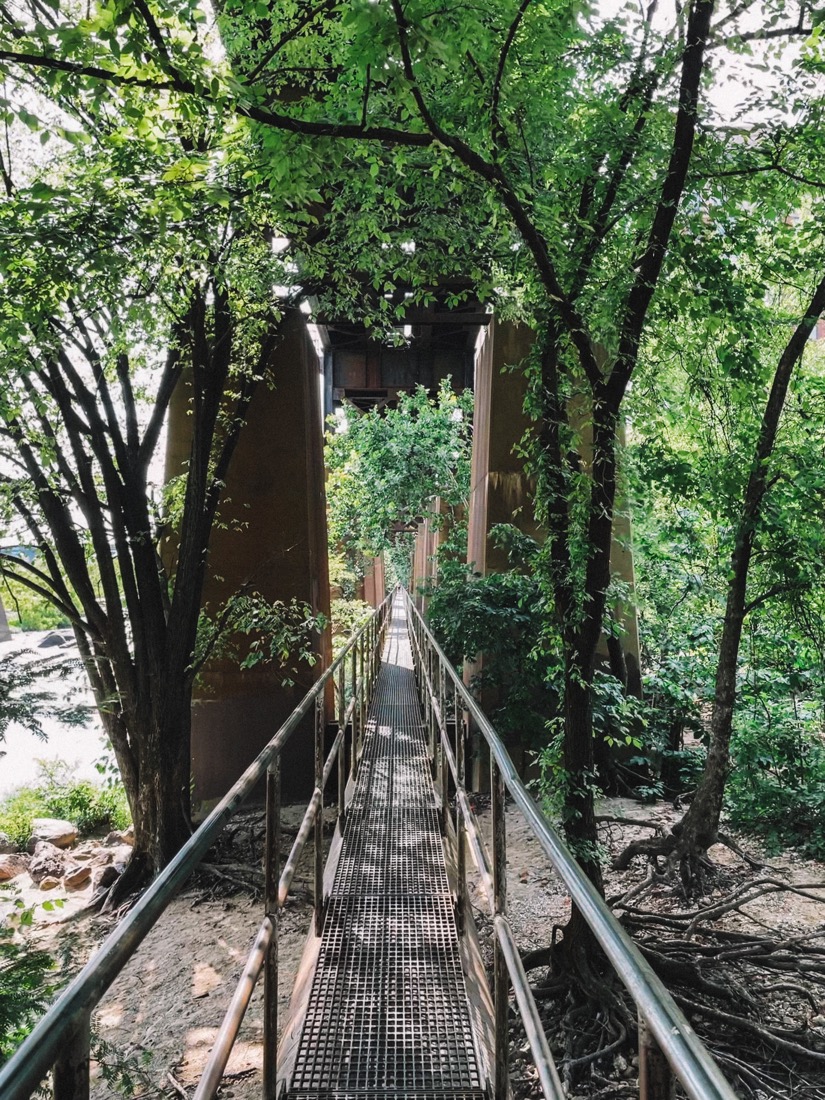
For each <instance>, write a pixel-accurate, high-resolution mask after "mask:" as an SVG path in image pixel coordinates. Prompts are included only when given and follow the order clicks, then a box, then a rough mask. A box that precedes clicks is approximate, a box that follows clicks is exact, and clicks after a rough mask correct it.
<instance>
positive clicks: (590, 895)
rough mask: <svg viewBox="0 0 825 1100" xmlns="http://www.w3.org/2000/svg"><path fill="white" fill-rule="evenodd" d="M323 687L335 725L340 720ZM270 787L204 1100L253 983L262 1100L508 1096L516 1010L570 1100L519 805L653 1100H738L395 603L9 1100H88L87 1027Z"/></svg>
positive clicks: (180, 867)
mask: <svg viewBox="0 0 825 1100" xmlns="http://www.w3.org/2000/svg"><path fill="white" fill-rule="evenodd" d="M332 689H334V691H333V690H332ZM332 694H334V696H335V716H336V720H335V722H333V723H330V722H328V721H327V717H328V710H329V709H330V702H331V695H332ZM311 713H314V714H315V790H314V793H313V797H312V799H311V801H310V803H309V806H308V808H307V811H306V815H305V817H304V821H303V824H302V826H301V828H300V830H299V832H298V835H297V837H296V839H295V842H294V844H293V847H292V851H291V852H290V855H289V857H288V859H287V860H286V862H285V863H284V865H283V867H281V859H280V761H281V754H282V752H283V751H284V749H285V747H286V746H287V744H288V742H289V740H290V738H291V737H292V735H293V734H294V733H295V732H296V730H298V729H299V726H300V724H301V722H302V720H303V719H304V717H305V716H306V715H308V714H311ZM471 728H472V729H473V730H474V731H475V732H476V735H477V736H478V737H479V738H480V740H481V744H482V745H483V746H485V747H486V751H487V753H488V755H489V757H490V765H491V780H490V784H491V801H492V819H493V820H492V851H491V852H488V851H487V848H486V846H485V844H484V842H483V841H482V838H481V835H480V833H479V831H478V827H477V823H476V820H475V815H474V813H473V811H472V808H471V806H470V803H469V800H468V798H467V793H466V790H465V787H464V753H465V746H466V743H467V740H468V734H469V731H470V729H471ZM330 742H331V747H330V749H329V753H328V755H327V756H326V759H325V755H324V754H325V749H326V746H327V744H329V743H330ZM336 765H337V774H338V797H337V802H338V821H337V826H336V831H335V838H334V841H333V843H332V847H331V850H330V852H329V856H328V859H327V860H326V871H325V868H324V853H323V829H322V825H323V820H322V819H323V813H322V810H323V804H324V789H325V787H326V785H327V783H328V781H329V780H330V779H331V777H332V775H333V772H334V771H335V770H336ZM264 778H265V779H266V791H267V807H266V817H267V836H266V849H265V852H264V853H263V859H264V866H265V870H266V888H265V905H264V909H265V912H264V918H263V921H262V924H261V927H260V931H259V933H258V936H257V938H256V940H255V943H254V945H253V947H252V950H251V952H250V955H249V958H248V961H247V964H246V966H245V968H244V972H243V974H242V976H241V979H240V982H239V984H238V987H237V989H236V991H235V994H234V996H233V998H232V1002H231V1004H230V1005H229V1007H228V1009H227V1012H226V1016H225V1019H224V1022H223V1025H222V1027H221V1028H220V1031H219V1033H218V1037H217V1040H216V1042H215V1046H214V1048H213V1050H212V1054H211V1056H210V1059H209V1062H208V1065H207V1068H206V1070H205V1072H204V1075H203V1077H202V1079H201V1081H200V1084H199V1085H198V1088H197V1090H196V1092H195V1093H194V1100H207V1098H211V1097H214V1096H216V1095H218V1090H219V1088H220V1084H221V1079H222V1076H223V1073H224V1071H225V1069H226V1065H227V1062H228V1059H229V1056H230V1054H231V1051H232V1047H233V1044H234V1042H235V1039H236V1037H237V1035H238V1031H239V1028H240V1025H241V1022H242V1020H243V1016H244V1013H245V1011H246V1008H247V1006H248V1004H249V1001H250V998H251V994H252V990H253V988H254V986H255V983H256V981H257V979H258V977H259V976H260V975H261V974H263V976H264V1069H263V1081H262V1095H263V1097H264V1098H265V1100H485V1098H487V1097H489V1098H490V1100H506V1098H507V1097H508V1096H509V1095H510V1088H509V1082H508V1073H507V1063H508V1047H509V1016H510V1014H511V1011H512V1009H513V1008H515V1009H516V1010H517V1012H518V1013H519V1014H520V1016H521V1018H522V1023H523V1026H524V1030H525V1033H526V1035H527V1039H528V1042H529V1044H530V1048H531V1051H532V1054H533V1058H534V1060H535V1064H536V1069H537V1072H538V1077H539V1081H540V1084H541V1087H542V1091H543V1093H544V1095H545V1097H547V1100H563V1098H564V1096H565V1095H566V1094H565V1092H564V1089H563V1087H562V1085H561V1083H560V1080H559V1076H558V1073H557V1071H556V1067H555V1064H554V1062H553V1057H552V1054H551V1052H550V1049H549V1047H548V1044H547V1040H546V1037H545V1035H544V1032H543V1029H542V1026H541V1021H540V1019H539V1015H538V1012H537V1009H536V1006H535V1002H534V1001H533V998H532V994H531V992H530V987H529V983H528V982H527V979H526V976H525V973H524V970H523V968H522V966H521V962H520V958H519V955H518V951H517V950H516V946H515V942H514V939H513V935H512V932H511V930H510V925H509V923H508V919H507V911H506V889H505V881H506V846H505V830H504V800H505V796H506V795H507V794H509V796H510V798H511V799H512V800H513V802H514V803H515V805H516V807H517V808H518V809H519V810H520V811H521V812H522V813H523V815H524V817H525V818H526V820H527V822H528V824H529V825H530V827H531V828H532V830H533V832H534V834H535V837H536V839H537V841H538V843H539V845H540V847H541V849H542V850H543V851H544V853H545V854H546V856H547V858H548V860H549V861H550V863H551V864H552V866H553V868H554V869H555V871H556V873H557V874H558V875H559V877H560V878H561V879H562V881H563V882H564V884H565V886H566V888H567V890H568V891H569V893H570V897H571V900H572V901H573V903H574V904H575V905H576V906H577V907H578V908H579V910H580V912H581V913H582V915H583V916H584V918H585V919H586V920H587V921H588V923H589V924H590V926H591V928H592V930H593V932H594V935H595V937H596V939H597V940H598V941H599V943H600V944H601V946H602V948H603V950H604V952H605V954H606V955H607V957H608V959H609V960H610V962H611V963H612V965H613V966H614V968H615V970H616V973H617V975H618V976H619V978H620V979H621V980H622V981H623V982H624V984H625V986H626V987H627V989H628V990H629V992H630V994H631V996H632V997H633V999H634V1000H635V1002H636V1004H637V1007H638V1012H639V1034H640V1048H639V1055H640V1056H639V1065H640V1073H639V1095H640V1097H641V1098H642V1100H665V1098H670V1097H671V1096H673V1095H674V1082H675V1080H676V1079H678V1081H679V1082H680V1083H681V1088H682V1089H683V1094H684V1095H687V1096H688V1097H690V1098H691V1100H734V1094H733V1092H732V1091H731V1090H730V1088H729V1086H728V1085H727V1084H726V1083H725V1081H724V1079H723V1077H722V1075H721V1074H720V1072H719V1070H718V1068H717V1067H716V1065H715V1064H714V1062H713V1061H712V1059H711V1058H710V1056H709V1055H708V1054H707V1052H706V1051H705V1049H704V1048H703V1047H702V1045H701V1043H700V1042H699V1041H698V1039H697V1038H696V1036H695V1034H694V1033H693V1031H692V1030H691V1028H690V1025H689V1024H688V1023H687V1021H686V1020H685V1019H684V1017H683V1016H682V1014H681V1013H680V1011H679V1009H678V1008H677V1006H676V1005H675V1003H674V1002H673V1000H672V998H671V997H670V995H669V994H668V993H667V991H666V990H665V989H664V987H663V986H662V984H661V982H660V981H659V980H658V978H657V977H656V976H655V974H653V972H652V971H651V970H650V968H649V966H648V965H647V964H646V963H645V961H644V959H643V958H642V957H641V955H640V954H639V952H638V951H637V949H636V948H635V947H634V945H633V943H632V942H631V941H630V940H629V938H628V937H627V935H626V934H625V932H624V931H623V929H622V928H621V926H620V925H619V924H618V922H617V921H616V920H615V919H614V917H613V915H612V914H611V912H610V910H609V909H608V908H607V906H606V905H605V903H604V902H603V900H602V899H601V898H600V897H599V896H598V894H597V893H596V892H595V891H594V889H593V888H592V886H591V885H590V883H589V882H588V881H587V879H586V878H585V877H584V876H583V875H582V873H581V871H580V870H579V868H578V866H577V864H576V863H575V861H574V860H573V859H572V857H571V856H570V854H569V852H568V851H567V849H566V848H565V847H564V845H563V843H562V841H561V840H560V839H559V837H558V835H557V834H556V833H555V832H554V830H553V829H552V827H551V826H550V825H549V824H548V823H547V821H546V820H545V819H544V817H543V816H542V815H541V813H540V811H539V810H538V808H537V807H536V805H535V802H534V800H533V799H532V798H531V796H530V795H529V794H528V792H527V791H526V789H525V788H524V786H523V784H522V783H521V781H520V779H519V778H518V776H517V774H516V772H515V769H514V768H513V765H512V763H511V761H510V759H509V757H508V756H507V753H506V751H505V749H504V746H503V745H502V743H501V741H500V739H499V738H498V736H497V734H496V732H495V730H494V729H493V727H492V726H491V725H490V723H489V721H488V720H487V718H486V717H485V716H484V714H483V713H482V712H481V710H480V709H479V707H478V705H477V703H476V702H475V701H474V700H473V698H472V696H471V695H470V694H469V693H468V691H467V690H466V688H465V687H464V685H463V683H462V681H461V679H460V677H459V676H458V674H457V673H456V671H455V670H454V669H453V668H452V666H451V665H449V663H448V662H447V661H446V659H445V658H444V655H443V653H442V652H441V650H440V649H439V647H438V645H437V644H436V642H435V640H434V639H433V638H432V635H431V634H430V633H429V630H428V628H427V627H426V625H425V624H424V623H423V621H422V620H421V618H420V616H419V615H418V612H417V611H416V610H415V608H414V606H413V604H412V601H411V600H410V599H409V597H408V596H407V595H406V594H405V593H402V592H398V593H396V595H395V597H394V598H393V601H392V605H391V606H390V603H389V601H385V603H384V605H382V607H381V608H380V609H379V610H378V612H376V614H375V615H374V616H373V618H372V619H371V620H370V621H369V622H368V623H367V624H366V626H364V627H363V628H362V629H361V630H360V631H359V632H358V634H356V635H355V636H354V637H353V639H351V640H350V642H349V643H348V645H347V646H346V647H345V649H344V650H343V652H342V653H341V654H340V655H339V656H338V658H337V659H336V661H335V662H334V663H333V664H332V666H331V667H330V669H329V670H328V671H327V672H326V673H325V674H324V676H322V677H321V678H320V679H319V681H318V682H317V684H316V685H315V686H314V687H313V689H312V690H311V691H310V692H309V694H308V695H307V696H306V698H305V699H304V700H303V702H302V703H301V704H300V706H298V707H297V708H296V709H295V711H294V712H293V714H292V715H291V717H290V718H289V719H288V720H287V722H286V723H284V725H283V726H282V727H281V728H280V729H279V730H278V732H277V733H276V734H275V736H274V737H273V738H272V740H271V741H270V743H269V745H268V746H267V747H266V749H264V751H263V752H262V753H261V754H260V756H259V757H258V758H257V760H256V761H255V762H254V763H253V764H252V765H251V766H250V768H249V769H248V770H247V771H246V772H245V773H244V775H243V776H242V778H241V779H240V780H239V781H238V783H237V784H235V786H234V787H233V788H232V790H231V791H230V792H229V794H227V796H226V798H224V800H223V801H222V802H221V803H220V804H219V805H218V806H217V807H216V808H215V809H214V810H213V811H212V813H211V814H210V815H209V817H208V818H207V819H206V821H205V822H204V823H203V824H202V825H201V827H200V828H199V829H198V831H197V832H196V833H195V834H194V836H193V837H192V839H191V841H190V842H189V843H188V844H187V845H186V847H185V848H184V849H183V850H182V851H181V852H180V853H179V855H178V856H177V857H176V859H175V860H174V861H173V863H172V864H171V865H170V866H169V867H168V868H167V869H166V871H165V872H164V873H163V874H162V875H161V876H160V878H159V879H158V880H157V881H156V882H155V883H154V884H153V885H152V887H151V888H150V889H149V890H148V891H147V892H146V893H145V894H144V895H143V897H142V898H141V899H140V901H139V902H138V903H137V904H136V905H135V907H134V908H133V909H132V910H131V911H130V913H129V914H128V915H127V916H126V917H125V918H124V920H123V921H122V922H121V923H120V924H119V925H118V927H117V928H116V929H115V931H114V932H113V933H112V934H111V936H110V937H109V939H108V940H107V941H106V942H105V943H104V944H103V945H102V947H101V948H100V950H99V952H98V953H97V955H96V956H95V957H94V958H93V959H92V960H91V961H90V962H89V964H88V965H87V966H86V968H85V969H84V970H83V971H82V973H81V974H80V975H79V976H78V977H77V978H76V979H75V980H74V982H73V983H72V984H71V985H70V986H69V988H68V989H67V990H66V991H65V992H64V993H63V995H62V996H61V997H60V998H59V1000H58V1001H57V1002H56V1003H55V1005H54V1006H53V1007H52V1008H51V1010H50V1011H49V1012H48V1013H47V1014H46V1016H45V1017H44V1018H43V1020H41V1022H40V1023H39V1024H38V1026H37V1028H36V1029H35V1031H34V1032H33V1033H32V1035H31V1036H30V1037H29V1039H28V1040H27V1041H26V1043H24V1044H23V1046H22V1047H21V1048H20V1049H19V1050H18V1052H17V1053H16V1054H15V1056H14V1057H13V1058H12V1059H11V1061H10V1062H9V1063H8V1064H7V1065H6V1066H5V1067H4V1068H3V1069H2V1070H0V1100H21V1098H23V1097H26V1098H27V1097H29V1096H31V1095H33V1093H34V1092H35V1091H36V1090H37V1088H38V1087H39V1086H40V1084H41V1082H42V1081H43V1080H44V1079H45V1078H46V1077H47V1075H48V1074H49V1073H51V1079H50V1085H51V1089H52V1092H53V1095H54V1097H55V1098H56V1100H86V1098H87V1097H88V1096H89V1091H90V1081H89V1078H90V1073H89V1061H90V1059H89V1029H90V1022H91V1016H92V1012H93V1011H94V1009H95V1007H96V1005H97V1003H98V1002H99V1000H100V998H101V997H102V995H103V993H104V992H105V991H106V989H107V988H108V987H109V986H110V985H111V983H112V982H113V981H114V979H115V977H116V976H117V975H118V973H120V971H121V970H122V968H123V966H124V965H125V964H126V962H127V961H128V959H129V958H130V957H131V956H132V954H133V953H134V951H135V950H136V948H137V946H138V945H139V944H140V942H141V941H142V939H143V938H144V937H145V936H146V934H147V933H148V931H149V930H150V929H151V927H152V926H153V924H154V923H155V921H156V920H157V919H158V917H159V916H160V915H161V914H162V913H163V911H164V909H165V908H166V906H167V905H168V904H169V902H170V901H171V899H172V898H173V897H174V895H175V894H176V893H177V891H178V890H179V889H180V887H181V886H182V885H183V883H184V882H185V881H186V879H187V878H188V876H189V874H190V873H191V871H192V870H193V868H194V867H195V866H196V865H197V864H198V862H199V861H200V860H201V859H202V858H203V857H204V855H205V854H206V852H207V851H208V849H209V848H210V847H211V845H212V844H213V843H214V840H215V838H216V837H217V836H218V834H219V833H220V832H221V830H222V829H223V827H224V826H225V824H226V823H227V821H228V820H229V818H230V817H231V816H232V815H233V814H234V812H235V811H236V810H237V808H238V807H239V805H240V804H241V803H242V802H243V801H244V799H245V798H247V797H248V796H249V795H250V794H251V793H252V792H253V791H254V790H255V789H256V788H258V787H259V784H260V782H261V780H263V779H264ZM311 838H314V849H315V851H314V881H315V900H316V905H315V913H314V921H313V928H312V929H311V931H310V935H309V938H308V941H307V948H306V950H305V953H304V960H303V963H302V966H301V968H300V971H299V975H298V981H297V984H296V988H295V991H294V993H293V998H292V1005H291V1008H290V1012H289V1016H288V1019H287V1021H286V1023H285V1024H284V1026H283V1027H282V1028H281V1032H282V1035H281V1040H280V1045H278V1034H279V1027H278V1020H277V987H278V953H277V930H278V911H279V909H280V907H282V906H283V904H284V902H285V901H286V897H287V894H288V891H289V887H290V884H291V882H292V878H293V875H294V873H295V869H296V866H297V863H298V860H299V859H300V856H301V853H302V851H303V850H304V848H305V847H306V846H307V844H308V842H309V840H310V839H311ZM468 856H469V857H470V858H471V860H472V862H473V863H474V865H475V873H476V876H477V882H478V884H479V885H480V888H481V892H482V894H485V895H486V897H487V901H488V904H489V908H490V917H491V925H492V929H493V931H494V939H493V946H494V958H493V963H492V976H491V979H490V981H489V986H488V982H487V979H486V976H485V972H484V968H483V966H482V963H481V959H480V956H479V953H478V947H477V941H476V938H475V929H474V925H473V921H472V917H471V913H470V911H469V907H468V905H467V901H466V874H467V862H468ZM195 946H197V945H195ZM511 996H512V998H513V1004H511V1000H510V998H511Z"/></svg>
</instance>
